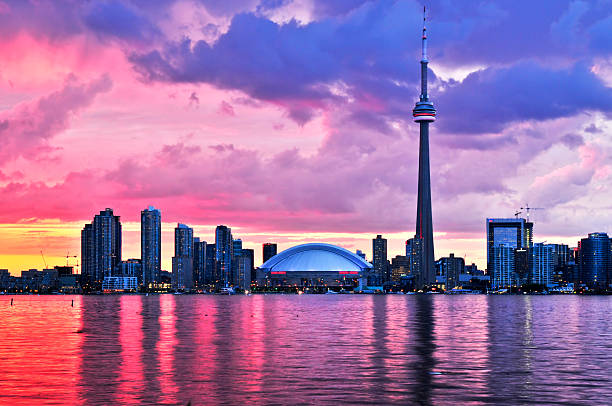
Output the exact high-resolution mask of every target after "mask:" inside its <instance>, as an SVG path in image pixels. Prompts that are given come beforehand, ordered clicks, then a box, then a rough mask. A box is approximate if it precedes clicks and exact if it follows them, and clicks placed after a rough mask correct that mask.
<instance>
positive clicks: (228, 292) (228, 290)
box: [218, 287, 236, 295]
mask: <svg viewBox="0 0 612 406" xmlns="http://www.w3.org/2000/svg"><path fill="white" fill-rule="evenodd" d="M218 294H219V295H235V294H236V291H235V290H234V288H232V287H225V288H221V290H220V291H219V293H218Z"/></svg>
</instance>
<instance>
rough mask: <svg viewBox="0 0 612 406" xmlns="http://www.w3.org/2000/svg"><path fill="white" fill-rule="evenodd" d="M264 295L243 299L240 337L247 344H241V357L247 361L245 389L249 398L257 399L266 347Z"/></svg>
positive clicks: (260, 387)
mask: <svg viewBox="0 0 612 406" xmlns="http://www.w3.org/2000/svg"><path fill="white" fill-rule="evenodd" d="M263 300H264V297H263V296H261V295H257V296H252V297H249V298H245V299H244V300H241V303H240V307H241V309H240V314H241V315H242V317H241V321H240V326H241V328H240V330H241V334H240V337H241V338H240V339H241V341H243V342H244V344H245V345H242V346H240V348H241V351H240V355H239V357H240V358H241V359H242V360H243V361H244V363H245V369H246V378H245V382H244V384H245V385H244V390H245V392H247V394H246V397H247V399H257V395H256V393H257V392H259V391H261V389H262V381H263V374H262V368H263V360H264V356H265V353H264V352H265V347H264V333H265V332H264V328H265V327H264V320H263V317H264V302H263Z"/></svg>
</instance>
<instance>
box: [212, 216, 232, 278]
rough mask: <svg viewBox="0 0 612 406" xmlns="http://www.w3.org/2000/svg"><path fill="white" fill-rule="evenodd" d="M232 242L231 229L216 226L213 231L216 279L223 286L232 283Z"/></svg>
mask: <svg viewBox="0 0 612 406" xmlns="http://www.w3.org/2000/svg"><path fill="white" fill-rule="evenodd" d="M232 241H233V239H232V229H231V228H229V227H226V226H224V225H220V226H217V229H216V230H215V247H216V251H215V255H216V265H217V276H218V277H217V279H218V280H219V283H220V284H221V285H223V286H227V285H229V284H230V283H231V282H232V256H233V251H234V244H233V242H232Z"/></svg>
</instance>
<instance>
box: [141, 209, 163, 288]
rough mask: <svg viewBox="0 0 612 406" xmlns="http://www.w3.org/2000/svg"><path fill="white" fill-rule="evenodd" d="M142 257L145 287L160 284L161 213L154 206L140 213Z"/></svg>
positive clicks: (142, 279) (142, 278)
mask: <svg viewBox="0 0 612 406" xmlns="http://www.w3.org/2000/svg"><path fill="white" fill-rule="evenodd" d="M140 256H141V260H142V275H141V276H139V278H138V279H139V280H141V281H142V283H143V285H145V286H148V285H149V284H150V283H155V282H159V271H160V270H161V213H160V211H159V210H158V209H156V208H155V207H153V206H149V207H148V208H146V209H144V210H143V211H141V212H140Z"/></svg>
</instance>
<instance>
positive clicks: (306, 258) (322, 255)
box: [260, 243, 372, 273]
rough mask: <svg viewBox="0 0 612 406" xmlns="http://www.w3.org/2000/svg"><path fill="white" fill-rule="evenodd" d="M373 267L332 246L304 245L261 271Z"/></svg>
mask: <svg viewBox="0 0 612 406" xmlns="http://www.w3.org/2000/svg"><path fill="white" fill-rule="evenodd" d="M371 268H372V265H371V264H370V263H369V262H366V261H364V260H363V258H361V257H360V256H358V255H356V254H353V253H352V252H350V251H348V250H346V249H344V248H342V247H338V246H336V245H331V244H322V243H311V244H302V245H297V246H295V247H292V248H289V249H286V250H285V251H283V252H281V253H279V254H278V255H275V256H274V257H272V258H270V259H269V260H268V261H266V262H265V263H264V264H263V265H262V266H261V267H260V269H262V270H263V271H266V272H267V271H271V272H275V271H277V272H351V273H352V272H360V271H364V270H367V269H371Z"/></svg>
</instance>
